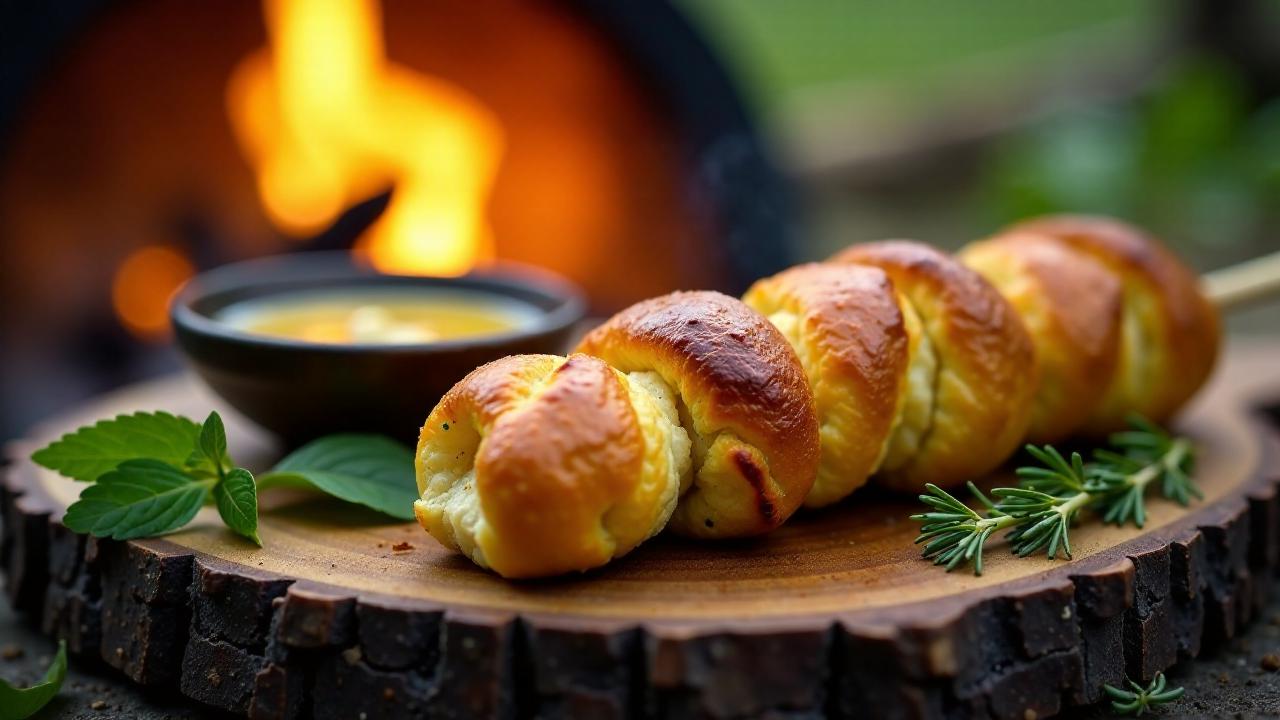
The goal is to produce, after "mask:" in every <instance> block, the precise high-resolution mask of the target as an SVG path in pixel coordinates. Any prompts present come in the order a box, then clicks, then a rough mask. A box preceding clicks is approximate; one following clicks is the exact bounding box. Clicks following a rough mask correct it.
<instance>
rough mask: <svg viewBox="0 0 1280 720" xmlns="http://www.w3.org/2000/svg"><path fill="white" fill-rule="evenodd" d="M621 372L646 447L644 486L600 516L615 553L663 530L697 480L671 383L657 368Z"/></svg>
mask: <svg viewBox="0 0 1280 720" xmlns="http://www.w3.org/2000/svg"><path fill="white" fill-rule="evenodd" d="M618 374H619V375H620V376H621V377H622V378H623V379H624V383H625V385H626V387H627V392H628V394H629V396H630V398H631V407H632V408H634V409H635V412H636V420H637V421H638V422H639V424H640V432H641V434H642V435H643V436H644V445H645V451H644V464H643V468H642V470H641V477H640V483H639V485H638V486H637V487H636V489H635V491H634V492H633V493H632V494H631V497H630V498H628V499H627V500H626V501H623V502H620V503H618V504H617V505H614V506H613V507H612V508H610V509H609V511H608V512H606V513H605V515H604V517H603V518H602V520H601V524H602V527H603V530H604V531H605V532H606V533H608V534H609V535H610V536H611V537H612V538H613V540H614V542H615V543H616V548H617V549H616V553H615V556H618V555H622V554H624V553H626V552H627V551H629V550H631V549H632V548H633V547H635V546H636V545H637V544H639V543H641V542H643V541H644V540H647V539H648V538H650V537H653V536H654V535H656V534H658V532H660V531H661V530H662V528H663V527H664V526H666V524H667V520H669V519H670V518H671V513H672V512H674V511H675V508H676V501H677V500H679V497H680V494H681V493H682V492H683V491H684V490H685V489H686V488H688V487H689V484H690V483H691V482H692V480H693V472H692V463H693V459H692V448H691V442H690V440H689V434H688V433H687V432H685V429H684V427H682V426H681V425H680V415H679V411H678V410H677V409H676V394H675V392H674V391H673V390H672V389H671V386H670V385H667V383H666V382H664V381H663V380H662V377H661V376H659V375H658V374H657V373H655V372H645V371H641V372H632V373H626V374H623V373H618Z"/></svg>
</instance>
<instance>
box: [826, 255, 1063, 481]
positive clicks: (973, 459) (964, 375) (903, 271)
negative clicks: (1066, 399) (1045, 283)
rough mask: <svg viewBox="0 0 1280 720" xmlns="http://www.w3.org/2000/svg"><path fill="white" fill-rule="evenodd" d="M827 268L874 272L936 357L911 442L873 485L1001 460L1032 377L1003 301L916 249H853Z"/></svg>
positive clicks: (1014, 441)
mask: <svg viewBox="0 0 1280 720" xmlns="http://www.w3.org/2000/svg"><path fill="white" fill-rule="evenodd" d="M832 261H833V262H836V263H855V264H859V265H872V266H875V267H879V268H881V269H882V270H884V271H885V273H886V274H888V275H889V277H890V278H891V279H892V280H893V283H894V285H895V286H896V287H897V289H898V291H899V292H900V293H901V294H902V296H903V297H905V298H906V300H907V301H908V302H909V303H910V305H911V306H912V307H913V308H914V310H915V312H916V313H917V314H918V315H919V316H920V320H921V323H922V324H923V328H924V334H925V335H926V336H927V337H928V338H929V343H930V345H931V346H932V348H933V351H934V353H935V355H936V357H937V371H936V373H935V376H934V383H933V386H932V394H933V403H932V405H933V412H932V414H931V415H930V418H929V421H928V425H927V428H926V429H925V430H924V432H923V435H922V440H921V442H920V445H919V447H918V448H917V451H916V453H915V454H914V455H913V456H912V457H911V458H910V459H908V460H907V461H906V462H905V463H904V464H903V465H901V466H899V467H887V468H885V469H884V470H883V471H882V472H880V473H879V474H878V475H877V476H876V480H877V482H880V483H881V484H884V485H886V486H888V487H891V488H894V489H898V490H906V491H911V490H917V489H919V488H921V487H923V485H924V484H925V483H926V482H932V483H934V484H937V485H956V484H959V483H962V482H964V481H966V480H970V479H973V478H975V477H978V476H980V475H982V474H983V473H985V472H987V471H989V470H991V469H993V468H995V467H996V466H997V465H999V464H1000V463H1001V462H1003V461H1004V459H1005V458H1006V457H1008V456H1009V454H1010V453H1011V452H1013V450H1014V448H1016V447H1017V446H1018V444H1019V443H1020V442H1021V441H1022V439H1023V437H1025V435H1026V430H1027V426H1028V424H1029V423H1030V420H1031V400H1032V397H1033V395H1034V392H1035V389H1036V384H1037V377H1038V365H1037V364H1036V357H1035V349H1034V347H1033V346H1032V343H1031V338H1030V337H1029V336H1028V335H1027V331H1026V329H1025V328H1024V327H1023V325H1022V322H1021V321H1020V320H1019V319H1018V316H1017V314H1016V313H1015V312H1014V311H1013V308H1012V307H1010V306H1009V303H1008V302H1006V301H1005V300H1004V298H1002V297H1001V296H1000V294H999V293H998V292H996V290H995V289H994V288H993V287H991V285H990V284H989V283H987V282H986V281H985V280H983V279H982V277H981V276H980V275H978V274H977V273H976V272H974V271H972V270H970V269H968V268H966V267H964V266H963V265H961V264H960V263H959V262H957V261H956V260H955V259H954V258H952V257H950V256H949V255H946V254H944V253H942V252H940V251H938V250H936V249H934V248H932V247H929V246H928V245H923V244H920V243H915V242H909V241H903V240H893V241H886V242H879V243H868V244H865V245H855V246H853V247H851V248H849V249H847V250H845V251H844V252H841V253H839V254H837V255H836V256H835V257H834V258H833V259H832ZM921 391H923V390H921Z"/></svg>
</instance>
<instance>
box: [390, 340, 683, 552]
mask: <svg viewBox="0 0 1280 720" xmlns="http://www.w3.org/2000/svg"><path fill="white" fill-rule="evenodd" d="M415 464H416V474H417V478H418V492H419V494H420V495H421V497H422V499H420V500H418V501H417V502H416V503H414V513H415V514H416V515H417V517H418V522H419V523H421V524H422V526H423V527H424V528H426V530H427V532H429V533H431V535H432V537H434V538H435V539H436V540H439V541H440V543H441V544H443V545H445V546H446V547H450V548H454V549H456V550H459V551H460V552H462V553H464V554H465V555H467V556H468V557H470V558H471V559H472V560H473V561H475V563H476V564H477V565H480V566H481V567H487V568H491V569H493V570H494V571H496V572H497V573H499V574H501V575H503V576H505V577H537V576H544V575H556V574H560V573H564V572H569V571H572V570H586V569H588V568H593V567H597V566H599V565H603V564H604V563H606V562H608V561H609V560H611V559H612V558H615V557H618V556H620V555H623V554H625V553H626V552H627V551H629V550H631V549H632V548H634V547H635V546H636V545H637V544H639V543H640V542H641V541H643V540H645V539H647V538H649V537H650V536H652V535H654V534H655V533H657V532H658V531H659V530H661V529H662V527H663V526H664V525H665V524H666V522H667V518H669V517H670V515H671V511H672V510H673V509H674V508H675V503H676V497H677V495H678V494H679V490H680V484H681V478H682V477H685V476H687V475H688V473H689V438H688V436H687V435H686V434H685V432H684V430H683V429H682V428H681V427H680V424H679V418H678V416H677V414H676V408H675V403H674V396H673V395H672V394H671V392H670V388H668V387H667V386H666V385H665V384H664V383H663V382H662V381H661V380H660V379H658V378H657V377H656V376H654V375H652V374H649V373H633V374H631V375H624V374H623V373H621V372H618V371H617V370H614V369H612V368H610V367H609V366H608V365H606V364H605V363H603V362H601V361H599V360H597V359H595V358H591V357H587V356H585V355H574V356H572V357H569V358H567V359H566V358H563V357H557V356H554V355H514V356H511V357H507V358H503V359H501V360H497V361H495V362H492V363H489V364H488V365H484V366H482V367H480V368H479V369H477V370H475V371H474V372H472V373H471V374H470V375H468V376H467V377H466V378H464V379H463V380H461V381H460V382H459V383H458V384H457V385H455V386H454V387H453V389H452V390H450V391H449V392H448V393H447V394H446V395H445V396H444V398H443V399H441V401H440V403H439V404H438V405H436V407H435V409H434V410H432V411H431V415H430V416H429V417H428V418H427V421H426V423H425V424H424V425H423V426H422V433H421V435H420V437H419V439H418V452H417V455H416V460H415Z"/></svg>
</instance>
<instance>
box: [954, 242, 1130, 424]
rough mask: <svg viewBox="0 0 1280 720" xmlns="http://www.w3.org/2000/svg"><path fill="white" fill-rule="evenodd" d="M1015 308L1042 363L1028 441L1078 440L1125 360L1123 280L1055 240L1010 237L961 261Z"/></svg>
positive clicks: (982, 245) (972, 249)
mask: <svg viewBox="0 0 1280 720" xmlns="http://www.w3.org/2000/svg"><path fill="white" fill-rule="evenodd" d="M958 257H959V259H960V261H961V262H963V263H964V264H966V265H968V266H969V267H971V268H973V269H974V270H977V271H978V272H979V273H981V274H982V276H983V277H985V278H986V279H987V280H988V281H989V282H990V283H991V284H992V285H994V286H995V287H996V288H997V289H998V290H999V291H1000V293H1001V294H1002V295H1004V297H1005V299H1006V300H1008V301H1009V303H1010V304H1011V305H1013V307H1014V309H1015V310H1017V312H1018V315H1019V316H1020V317H1021V318H1022V321H1023V324H1024V325H1025V326H1026V328H1027V331H1028V332H1029V333H1030V334H1031V339H1032V341H1033V342H1034V343H1035V346H1036V355H1037V357H1038V358H1039V359H1040V386H1039V388H1038V389H1037V390H1036V396H1035V407H1034V409H1033V410H1032V414H1031V427H1030V429H1029V430H1028V432H1027V439H1028V440H1030V441H1032V442H1038V443H1047V442H1054V441H1057V440H1061V439H1063V438H1065V437H1068V436H1070V435H1072V434H1074V433H1076V432H1078V431H1079V430H1080V429H1081V428H1082V427H1084V425H1085V423H1086V422H1087V421H1088V420H1089V418H1090V417H1091V416H1092V415H1093V413H1094V412H1095V411H1096V410H1097V408H1098V407H1099V405H1100V403H1101V402H1102V400H1103V396H1104V395H1105V394H1106V391H1107V387H1108V385H1109V384H1110V379H1111V377H1112V376H1113V375H1114V373H1115V371H1116V367H1117V364H1118V361H1119V357H1120V320H1121V314H1120V311H1121V307H1122V294H1121V287H1120V282H1119V280H1118V279H1117V278H1116V277H1115V275H1114V274H1113V273H1112V272H1111V271H1110V270H1108V269H1107V268H1106V267H1105V266H1103V265H1102V264H1100V263H1099V262H1098V261H1096V260H1094V259H1093V258H1091V257H1089V256H1088V255H1086V254H1083V253H1079V252H1074V251H1072V250H1069V249H1067V248H1064V247H1062V246H1061V245H1060V244H1059V243H1058V242H1057V241H1055V240H1053V239H1052V238H1047V237H1045V236H1043V235H1037V234H1035V233H1030V232H1025V231H1010V232H1006V233H1002V234H1000V235H997V236H995V237H993V238H990V239H988V240H984V241H981V242H976V243H973V244H971V245H969V246H968V247H966V248H965V249H964V250H963V251H961V253H960V254H959V256H958Z"/></svg>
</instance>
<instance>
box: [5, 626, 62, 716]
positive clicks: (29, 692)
mask: <svg viewBox="0 0 1280 720" xmlns="http://www.w3.org/2000/svg"><path fill="white" fill-rule="evenodd" d="M66 677H67V643H66V641H65V640H62V641H59V642H58V654H57V655H55V656H54V657H53V663H52V664H50V665H49V669H48V670H47V671H45V674H44V680H41V681H40V682H39V683H36V684H35V685H32V686H31V687H29V688H15V687H14V686H12V685H10V684H9V683H7V682H5V681H4V680H0V720H22V719H23V718H29V717H31V716H32V715H35V714H36V713H37V712H39V711H40V709H41V708H43V707H44V706H45V705H48V704H49V701H50V700H52V699H53V698H54V696H55V695H57V694H58V691H59V690H61V689H62V681H63V680H65V679H66Z"/></svg>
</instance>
